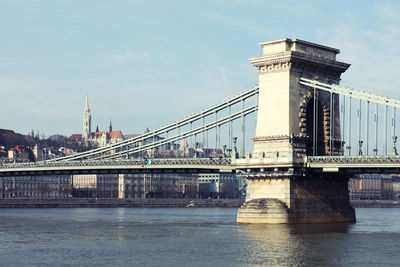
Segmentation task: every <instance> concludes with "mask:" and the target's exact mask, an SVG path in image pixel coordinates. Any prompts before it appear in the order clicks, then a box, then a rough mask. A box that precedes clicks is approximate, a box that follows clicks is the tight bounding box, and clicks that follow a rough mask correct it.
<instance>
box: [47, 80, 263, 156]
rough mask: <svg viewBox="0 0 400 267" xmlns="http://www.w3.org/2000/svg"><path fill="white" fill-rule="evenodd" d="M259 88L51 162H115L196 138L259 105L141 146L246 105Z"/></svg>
mask: <svg viewBox="0 0 400 267" xmlns="http://www.w3.org/2000/svg"><path fill="white" fill-rule="evenodd" d="M258 91H259V88H258V86H255V87H253V88H251V89H250V90H247V91H245V92H243V93H241V94H239V95H236V96H234V97H232V98H229V99H227V100H225V101H223V102H221V103H219V104H217V105H214V106H212V107H210V108H208V109H205V110H203V111H201V112H198V113H196V114H194V115H191V116H188V117H186V118H184V119H182V120H179V121H176V122H174V123H171V124H168V125H167V126H164V127H161V128H159V129H156V130H153V131H150V132H148V133H145V134H142V135H140V136H137V137H133V138H130V139H127V140H124V141H121V142H118V143H115V144H110V145H107V146H105V147H102V148H96V149H92V150H89V151H85V152H81V153H77V154H74V155H70V156H65V157H60V158H55V159H51V160H49V161H48V162H52V161H72V160H82V159H106V158H110V159H115V158H119V157H125V156H126V155H129V154H133V153H137V152H140V151H145V150H149V149H152V148H156V147H160V146H163V145H165V144H168V143H171V142H174V141H178V140H181V139H184V138H187V137H190V136H193V135H196V134H198V133H202V132H205V131H207V130H210V129H212V128H215V127H218V126H221V125H223V124H225V123H228V122H230V121H233V120H236V119H238V118H243V117H244V116H246V115H248V114H250V113H253V112H255V111H256V110H257V108H258V104H255V105H254V106H251V107H248V108H246V109H245V108H243V110H242V111H240V112H237V113H234V114H229V115H228V116H226V117H224V118H221V119H218V120H216V121H214V122H212V123H209V124H207V125H203V126H202V127H198V128H196V129H191V130H190V131H187V132H184V133H181V134H178V135H175V136H172V137H168V138H165V139H162V140H159V141H156V142H151V143H149V144H144V145H141V146H138V144H143V143H144V142H145V141H148V140H152V139H154V137H155V136H159V135H161V134H165V133H168V132H171V131H173V130H177V129H179V128H181V127H183V126H186V125H192V123H193V122H195V121H198V120H201V119H204V118H205V117H207V116H210V115H213V114H217V113H218V112H219V111H221V110H223V109H226V108H230V107H231V106H233V105H235V104H237V103H240V102H244V101H245V100H246V99H248V98H250V97H253V96H255V95H257V94H258Z"/></svg>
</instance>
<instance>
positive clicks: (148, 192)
mask: <svg viewBox="0 0 400 267" xmlns="http://www.w3.org/2000/svg"><path fill="white" fill-rule="evenodd" d="M243 181H244V180H242V179H239V178H238V177H237V176H236V175H235V174H233V173H202V174H177V173H162V174H143V173H137V174H87V175H73V176H70V175H52V176H17V177H0V198H70V197H84V198H192V199H195V198H241V197H243V196H244V192H245V184H244V183H243Z"/></svg>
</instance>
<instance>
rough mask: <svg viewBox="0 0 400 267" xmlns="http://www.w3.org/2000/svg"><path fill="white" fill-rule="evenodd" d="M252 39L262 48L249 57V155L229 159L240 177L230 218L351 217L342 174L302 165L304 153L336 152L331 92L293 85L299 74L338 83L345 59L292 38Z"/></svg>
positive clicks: (304, 220) (335, 111) (251, 220)
mask: <svg viewBox="0 0 400 267" xmlns="http://www.w3.org/2000/svg"><path fill="white" fill-rule="evenodd" d="M260 46H261V47H262V49H263V54H262V55H261V56H257V57H252V58H250V59H249V60H250V62H251V63H252V64H253V65H254V66H255V67H256V68H257V70H258V74H259V88H260V91H259V105H258V117H257V127H256V136H255V137H254V138H253V142H254V153H253V158H247V159H244V160H237V162H236V164H237V165H238V166H243V169H245V170H246V173H247V182H248V187H247V196H246V203H245V204H244V205H243V206H242V207H241V208H240V209H239V213H238V222H239V223H308V222H352V221H354V220H355V217H354V209H353V208H352V207H351V206H350V204H349V199H348V190H347V178H346V177H336V176H335V175H326V174H323V175H322V174H314V173H311V172H310V170H307V168H306V167H305V159H306V156H307V155H308V156H311V155H330V154H332V155H340V154H341V141H340V139H341V138H340V121H339V96H338V95H332V96H331V94H330V93H329V92H325V91H319V92H318V91H317V90H315V91H314V89H313V88H309V87H306V86H303V85H301V84H300V78H308V79H312V80H318V81H321V82H324V83H328V84H339V81H340V76H341V74H342V73H343V72H345V71H346V70H347V68H348V67H349V66H350V65H349V64H346V63H342V62H339V61H336V55H337V54H338V53H339V50H338V49H335V48H330V47H326V46H322V45H318V44H314V43H310V42H306V41H302V40H298V39H283V40H278V41H272V42H266V43H261V44H260ZM331 103H332V104H331ZM331 105H332V106H331ZM314 114H315V115H316V116H315V118H316V119H314ZM331 124H332V127H330V125H331ZM331 131H332V132H331Z"/></svg>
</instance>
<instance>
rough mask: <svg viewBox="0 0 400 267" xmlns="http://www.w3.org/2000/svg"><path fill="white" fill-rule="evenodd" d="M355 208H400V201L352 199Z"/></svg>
mask: <svg viewBox="0 0 400 267" xmlns="http://www.w3.org/2000/svg"><path fill="white" fill-rule="evenodd" d="M350 203H351V205H352V206H353V207H354V208H400V201H396V200H351V201H350Z"/></svg>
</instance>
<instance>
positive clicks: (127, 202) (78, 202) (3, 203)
mask: <svg viewBox="0 0 400 267" xmlns="http://www.w3.org/2000/svg"><path fill="white" fill-rule="evenodd" d="M242 203H243V200H241V199H175V198H146V199H143V198H134V199H114V198H98V199H95V198H68V199H17V198H14V199H0V208H185V207H189V208H211V207H221V208H237V207H240V205H242Z"/></svg>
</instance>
